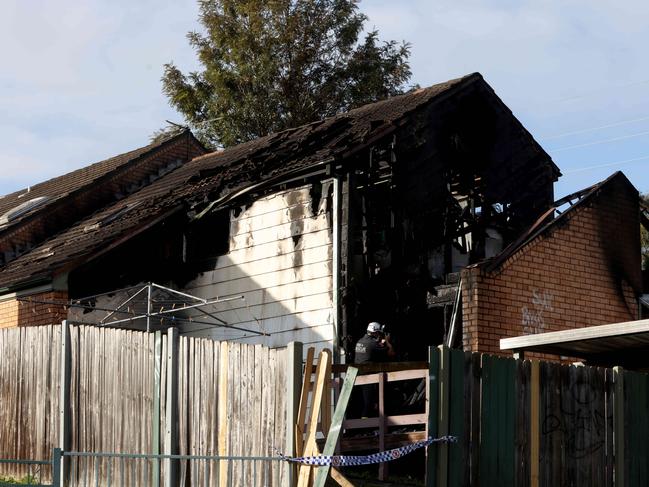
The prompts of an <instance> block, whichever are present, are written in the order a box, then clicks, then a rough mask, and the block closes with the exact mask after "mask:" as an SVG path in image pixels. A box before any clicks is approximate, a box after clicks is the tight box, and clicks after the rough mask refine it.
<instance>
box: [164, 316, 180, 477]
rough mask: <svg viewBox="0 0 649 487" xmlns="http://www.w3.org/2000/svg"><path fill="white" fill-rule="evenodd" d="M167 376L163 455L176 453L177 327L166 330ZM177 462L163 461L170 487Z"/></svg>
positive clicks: (176, 473) (176, 468)
mask: <svg viewBox="0 0 649 487" xmlns="http://www.w3.org/2000/svg"><path fill="white" fill-rule="evenodd" d="M166 358H167V377H166V386H167V392H166V398H165V402H166V405H165V437H164V453H165V455H175V454H177V453H178V429H177V427H176V424H177V422H178V329H177V328H169V329H168V330H167V357H166ZM177 475H178V462H177V461H176V460H166V461H165V475H164V479H165V482H164V483H165V487H172V486H174V485H176V484H177V483H178V477H177Z"/></svg>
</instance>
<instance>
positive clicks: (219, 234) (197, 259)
mask: <svg viewBox="0 0 649 487" xmlns="http://www.w3.org/2000/svg"><path fill="white" fill-rule="evenodd" d="M229 249H230V211H229V210H221V211H218V212H216V213H211V214H209V215H205V216H204V217H202V218H200V219H199V220H196V221H194V222H192V223H190V224H189V225H188V226H187V229H186V231H185V235H184V249H183V261H184V262H185V263H186V264H189V265H191V266H194V267H196V269H197V270H200V271H205V270H210V269H211V268H212V267H213V266H214V264H215V263H216V260H217V258H218V257H219V256H221V255H225V254H227V253H228V250H229Z"/></svg>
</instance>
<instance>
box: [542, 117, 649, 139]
mask: <svg viewBox="0 0 649 487" xmlns="http://www.w3.org/2000/svg"><path fill="white" fill-rule="evenodd" d="M645 120H649V117H641V118H631V119H628V120H620V121H619V122H615V123H609V124H606V125H600V126H598V127H590V128H587V129H579V130H572V131H570V132H564V133H562V134H555V135H550V136H548V137H542V138H540V139H538V140H541V141H543V140H554V139H561V138H563V137H568V136H570V135H579V134H587V133H588V132H595V131H597V130H604V129H608V128H611V127H619V126H620V125H626V124H629V123H636V122H644V121H645Z"/></svg>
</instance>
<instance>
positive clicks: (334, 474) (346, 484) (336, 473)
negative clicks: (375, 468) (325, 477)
mask: <svg viewBox="0 0 649 487" xmlns="http://www.w3.org/2000/svg"><path fill="white" fill-rule="evenodd" d="M331 478H332V479H333V480H334V481H335V482H336V483H337V484H338V485H340V487H354V484H352V483H351V482H350V481H349V480H347V477H345V476H344V475H343V474H342V473H340V470H338V469H336V468H332V469H331Z"/></svg>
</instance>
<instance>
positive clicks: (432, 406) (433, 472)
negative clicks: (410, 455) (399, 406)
mask: <svg viewBox="0 0 649 487" xmlns="http://www.w3.org/2000/svg"><path fill="white" fill-rule="evenodd" d="M438 393H439V350H438V349H437V348H435V347H432V346H431V347H428V380H427V381H426V413H427V414H428V424H427V425H426V433H427V436H429V437H433V438H435V437H437V415H438V411H439V404H438ZM436 482H437V450H436V448H435V447H434V446H433V445H429V446H427V447H426V487H435V485H436Z"/></svg>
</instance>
